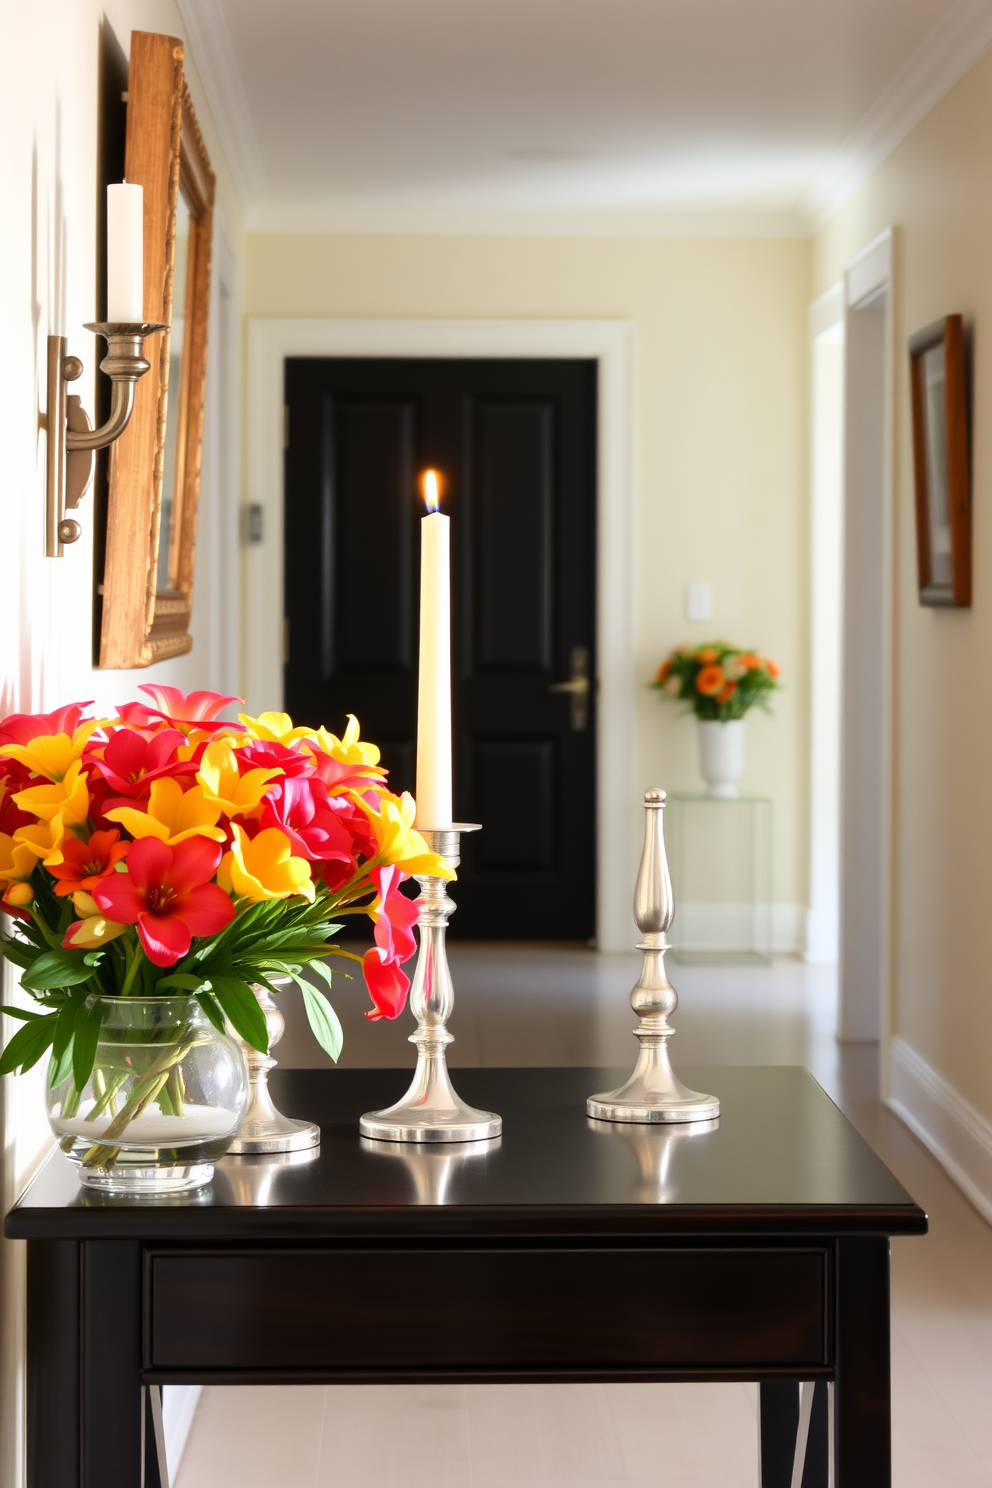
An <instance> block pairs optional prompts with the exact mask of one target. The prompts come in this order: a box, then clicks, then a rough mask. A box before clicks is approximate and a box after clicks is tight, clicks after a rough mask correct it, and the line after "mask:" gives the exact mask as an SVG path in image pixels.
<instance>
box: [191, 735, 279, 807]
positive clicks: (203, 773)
mask: <svg viewBox="0 0 992 1488" xmlns="http://www.w3.org/2000/svg"><path fill="white" fill-rule="evenodd" d="M283 773H284V772H283V771H282V770H279V769H276V770H248V771H246V773H245V774H244V775H239V774H238V761H237V759H236V757H235V754H234V750H233V749H232V748H231V745H230V744H229V743H228V741H227V740H226V739H218V740H217V742H216V743H214V744H208V745H207V747H206V749H205V750H204V751H203V758H202V760H201V761H200V768H199V770H198V771H197V775H196V778H197V780H198V781H199V782H200V785H201V787H202V789H203V798H204V800H205V801H207V802H208V803H209V804H210V805H211V806H218V807H219V808H220V810H221V811H223V812H224V813H225V814H226V815H227V816H247V815H248V813H249V811H254V810H255V807H256V806H258V804H259V802H260V801H261V799H262V797H263V796H264V795H265V792H266V791H267V790H268V788H269V786H270V785H271V784H272V781H273V780H275V779H277V777H278V776H280V775H282V774H283Z"/></svg>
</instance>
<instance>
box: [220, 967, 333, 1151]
mask: <svg viewBox="0 0 992 1488" xmlns="http://www.w3.org/2000/svg"><path fill="white" fill-rule="evenodd" d="M272 981H273V983H276V982H278V983H279V984H280V985H283V984H285V986H287V987H288V986H290V984H291V983H290V978H289V977H273V978H272ZM252 990H253V991H254V993H255V996H256V997H257V999H258V1005H259V1007H260V1008H261V1009H262V1012H263V1013H264V1014H265V1026H266V1028H267V1029H268V1030H269V1052H268V1054H260V1053H259V1051H258V1050H257V1049H253V1048H252V1046H251V1044H246V1043H245V1041H244V1039H241V1040H240V1044H241V1048H242V1051H243V1053H244V1056H245V1063H246V1064H247V1066H248V1105H247V1108H246V1110H245V1114H244V1116H243V1118H242V1121H241V1125H240V1126H239V1127H238V1132H237V1136H236V1137H235V1138H234V1141H233V1142H232V1143H231V1145H230V1147H229V1148H228V1149H227V1150H228V1152H229V1153H234V1155H235V1156H239V1155H240V1156H244V1155H246V1154H248V1153H261V1152H299V1151H301V1150H302V1149H304V1148H307V1147H317V1146H319V1144H320V1127H319V1126H317V1125H315V1123H314V1122H312V1121H295V1120H294V1119H293V1117H291V1116H284V1115H283V1114H282V1112H281V1111H277V1110H276V1108H275V1105H274V1104H273V1100H272V1096H271V1095H270V1094H269V1071H270V1070H273V1069H275V1067H276V1063H277V1061H276V1060H275V1059H273V1058H272V1050H273V1049H274V1048H275V1046H276V1044H277V1043H278V1042H279V1040H280V1039H281V1038H282V1036H283V1034H284V1033H285V1031H286V1020H285V1018H284V1017H283V1015H282V1013H281V1012H280V1011H279V1009H278V1008H277V1007H276V1004H275V1003H274V1002H273V1001H272V994H271V993H270V992H268V991H266V989H265V988H264V987H259V986H255V987H253V989H252Z"/></svg>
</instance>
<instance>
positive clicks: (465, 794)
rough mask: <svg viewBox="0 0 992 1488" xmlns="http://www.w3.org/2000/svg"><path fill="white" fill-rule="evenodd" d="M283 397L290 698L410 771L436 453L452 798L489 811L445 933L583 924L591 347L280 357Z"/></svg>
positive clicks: (395, 777)
mask: <svg viewBox="0 0 992 1488" xmlns="http://www.w3.org/2000/svg"><path fill="white" fill-rule="evenodd" d="M286 404H287V410H288V411H287V449H286V618H287V621H288V630H287V633H288V642H287V661H286V671H285V685H286V708H287V711H288V712H290V713H291V714H292V715H293V717H294V719H297V720H300V721H304V722H307V723H326V724H327V726H328V727H329V728H331V729H333V730H334V731H335V732H340V730H341V729H342V728H343V726H344V721H345V715H346V714H347V713H354V714H356V715H357V717H358V718H359V720H360V722H361V725H362V734H363V737H367V738H369V739H372V740H374V741H375V742H376V743H378V744H379V745H380V746H381V747H382V751H383V761H384V763H385V764H386V765H387V766H388V767H389V770H390V785H391V787H392V788H393V789H394V790H396V791H401V790H411V791H412V790H413V789H414V777H415V760H416V725H417V642H418V607H419V599H420V596H419V573H420V529H419V520H420V518H421V516H422V515H423V512H424V508H423V499H422V496H421V494H420V479H421V475H422V472H423V471H424V470H425V469H427V468H429V467H434V468H435V469H437V470H438V471H439V472H440V474H441V478H442V493H443V494H442V509H443V510H444V511H446V512H447V513H448V515H449V516H450V517H451V541H452V551H451V561H452V649H453V656H452V683H453V692H454V695H453V698H452V710H453V724H454V791H455V803H454V813H455V819H456V820H458V821H469V822H481V823H482V828H483V830H482V831H481V832H478V833H473V834H469V835H466V836H464V837H463V838H462V850H463V854H464V856H463V858H462V866H461V869H460V870H459V875H458V877H459V883H458V887H457V890H456V892H455V894H454V896H453V897H455V899H456V901H457V904H458V912H457V914H456V915H455V917H454V919H453V920H452V921H451V933H452V935H456V936H460V937H461V938H463V939H464V938H470V939H473V940H585V939H588V938H590V937H591V936H593V935H594V933H595V806H596V789H595V682H594V678H595V602H596V473H595V472H596V365H595V363H594V362H591V361H589V362H583V361H508V360H507V361H502V360H500V361H481V360H474V359H472V360H465V361H444V360H435V359H429V360H412V359H411V360H405V359H404V360H388V361H378V360H371V359H365V358H355V359H337V358H335V359H330V358H320V359H317V358H291V359H288V360H287V362H286ZM586 676H588V678H589V679H590V688H589V692H588V695H586V694H585V693H584V692H583V691H582V688H583V686H584V678H585V677H586ZM563 683H568V684H573V683H574V684H575V685H574V686H573V687H572V689H571V690H565V691H563V690H561V685H562V684H563ZM555 688H557V689H558V690H557V691H556V690H554V689H555Z"/></svg>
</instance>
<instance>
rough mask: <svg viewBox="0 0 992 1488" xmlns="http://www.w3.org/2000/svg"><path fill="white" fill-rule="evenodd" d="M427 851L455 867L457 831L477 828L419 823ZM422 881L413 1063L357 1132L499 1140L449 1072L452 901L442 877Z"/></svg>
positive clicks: (406, 1138)
mask: <svg viewBox="0 0 992 1488" xmlns="http://www.w3.org/2000/svg"><path fill="white" fill-rule="evenodd" d="M418 830H419V831H420V835H421V836H422V837H423V838H424V841H425V842H426V843H427V846H428V847H429V848H430V849H431V851H432V852H436V853H440V854H441V856H442V857H443V858H446V859H447V861H448V862H449V863H450V864H451V866H452V867H453V868H456V867H457V866H458V863H459V861H460V858H461V843H460V837H461V834H462V832H477V831H479V828H478V826H476V825H474V824H471V823H468V822H456V823H455V824H454V826H451V827H446V828H443V829H441V830H438V831H433V832H432V831H429V830H427V829H425V828H423V827H421V828H418ZM416 878H417V882H418V883H419V884H420V897H419V898H418V900H417V905H418V908H419V910H420V919H419V921H418V928H419V930H420V954H419V955H418V957H417V969H416V971H415V973H414V977H413V986H412V987H411V989H410V1007H411V1009H412V1011H413V1014H414V1017H415V1018H416V1020H417V1031H416V1033H412V1034H411V1035H410V1042H411V1044H416V1046H417V1068H416V1070H415V1071H414V1076H413V1082H412V1084H411V1086H410V1088H409V1090H408V1091H407V1093H406V1095H405V1096H404V1097H403V1099H402V1100H401V1101H397V1103H396V1105H395V1106H389V1107H388V1108H387V1109H386V1110H384V1111H369V1112H367V1113H366V1114H365V1115H364V1116H363V1117H362V1119H361V1121H360V1122H359V1129H360V1131H361V1133H362V1136H363V1137H375V1138H378V1139H379V1140H380V1141H387V1142H479V1141H484V1140H485V1139H487V1138H489V1137H498V1136H499V1135H500V1133H501V1132H502V1130H503V1122H502V1119H501V1118H500V1117H499V1116H496V1115H495V1114H494V1113H493V1112H492V1111H477V1110H475V1108H474V1107H473V1106H468V1105H466V1104H465V1102H464V1101H463V1100H462V1099H461V1097H460V1096H459V1095H458V1094H457V1092H456V1091H455V1088H454V1086H453V1085H452V1083H451V1076H450V1075H449V1073H448V1065H447V1059H446V1056H445V1049H446V1048H447V1046H448V1044H450V1043H452V1042H453V1038H452V1035H451V1034H450V1033H449V1032H448V1029H447V1021H448V1019H449V1018H450V1017H451V1014H452V1011H453V1009H454V1006H455V991H454V987H453V986H452V983H451V972H450V971H449V969H448V957H447V952H446V950H445V933H446V931H447V928H448V920H449V918H450V917H451V915H452V914H454V911H455V904H454V901H453V900H452V899H450V898H449V897H448V884H447V880H446V879H443V878H436V877H433V876H427V875H424V876H423V877H421V875H420V874H419V873H418V874H417V875H416Z"/></svg>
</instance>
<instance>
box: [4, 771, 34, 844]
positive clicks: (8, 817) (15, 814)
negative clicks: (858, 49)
mask: <svg viewBox="0 0 992 1488" xmlns="http://www.w3.org/2000/svg"><path fill="white" fill-rule="evenodd" d="M4 771H5V773H4V774H2V775H0V832H6V833H7V836H8V837H13V835H14V833H15V832H16V831H17V829H18V827H29V826H33V825H34V823H35V822H36V821H37V817H34V816H32V815H31V813H30V811H22V810H21V808H20V807H19V806H15V805H14V800H13V796H14V792H15V791H19V790H23V789H24V787H25V785H26V784H27V781H28V779H29V771H28V770H26V769H25V768H24V766H23V765H19V764H18V763H17V761H16V760H5V761H4Z"/></svg>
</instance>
